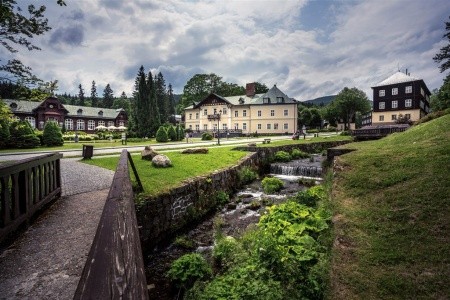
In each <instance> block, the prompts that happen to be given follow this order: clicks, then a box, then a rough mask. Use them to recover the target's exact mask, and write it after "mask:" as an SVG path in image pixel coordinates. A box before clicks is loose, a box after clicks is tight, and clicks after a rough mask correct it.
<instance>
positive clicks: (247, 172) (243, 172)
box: [238, 167, 258, 184]
mask: <svg viewBox="0 0 450 300" xmlns="http://www.w3.org/2000/svg"><path fill="white" fill-rule="evenodd" d="M238 176H239V182H240V184H247V183H250V182H252V181H253V180H255V179H256V178H258V174H256V172H255V171H253V170H252V168H250V167H243V168H242V169H240V170H239V172H238Z"/></svg>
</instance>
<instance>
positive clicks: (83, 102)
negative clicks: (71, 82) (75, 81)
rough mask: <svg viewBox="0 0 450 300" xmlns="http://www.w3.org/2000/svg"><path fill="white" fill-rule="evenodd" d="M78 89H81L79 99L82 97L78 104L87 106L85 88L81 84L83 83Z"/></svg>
mask: <svg viewBox="0 0 450 300" xmlns="http://www.w3.org/2000/svg"><path fill="white" fill-rule="evenodd" d="M78 89H79V91H78V99H80V101H79V102H78V105H80V106H85V101H84V100H85V99H84V90H83V87H82V86H81V83H80V85H79V86H78Z"/></svg>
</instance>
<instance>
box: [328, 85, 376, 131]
mask: <svg viewBox="0 0 450 300" xmlns="http://www.w3.org/2000/svg"><path fill="white" fill-rule="evenodd" d="M332 105H334V108H335V110H336V112H337V114H338V116H339V117H340V118H341V119H342V120H343V121H344V124H345V130H348V129H349V128H350V122H351V121H352V119H353V118H354V117H355V113H356V112H361V113H365V112H367V111H369V110H370V104H369V99H368V98H367V95H366V94H365V93H364V92H363V91H361V90H359V89H357V88H351V89H349V88H348V87H345V88H344V89H343V90H342V91H340V92H339V94H338V95H337V96H336V98H335V99H334V100H333V102H332Z"/></svg>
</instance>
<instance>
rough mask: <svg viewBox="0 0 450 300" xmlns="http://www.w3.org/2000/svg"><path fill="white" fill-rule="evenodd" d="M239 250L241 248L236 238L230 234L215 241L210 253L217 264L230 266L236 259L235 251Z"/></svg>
mask: <svg viewBox="0 0 450 300" xmlns="http://www.w3.org/2000/svg"><path fill="white" fill-rule="evenodd" d="M239 251H241V250H240V249H239V243H238V242H237V241H236V239H235V238H233V237H231V236H226V237H223V238H220V239H218V240H217V241H216V245H215V246H214V250H213V253H212V255H213V258H214V261H215V263H216V264H217V265H218V266H220V267H230V266H232V265H233V264H234V263H235V262H236V260H237V259H238V255H236V253H237V252H239Z"/></svg>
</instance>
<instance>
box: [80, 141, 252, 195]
mask: <svg viewBox="0 0 450 300" xmlns="http://www.w3.org/2000/svg"><path fill="white" fill-rule="evenodd" d="M232 148H233V147H232V146H230V147H223V148H210V149H209V153H208V154H181V151H177V152H167V153H164V154H165V155H167V156H168V157H169V158H170V160H171V161H172V164H173V167H171V168H165V169H162V168H155V167H153V166H152V165H151V162H150V161H146V160H142V159H141V156H140V154H133V155H132V158H133V162H134V163H135V166H136V169H137V172H138V174H139V177H140V179H141V181H142V185H143V187H144V193H145V194H146V195H157V194H159V193H162V192H165V191H168V190H170V189H171V188H173V187H176V186H179V185H180V184H181V182H182V181H183V180H186V179H188V178H191V177H194V176H199V175H206V174H209V173H211V172H213V171H214V170H218V169H222V168H225V167H228V166H232V165H234V164H236V163H237V162H238V161H239V159H240V158H242V157H244V156H245V155H247V154H248V153H247V152H243V151H232V150H231V149H232ZM118 161H119V157H107V158H97V159H93V160H87V161H84V162H85V163H88V164H92V165H97V166H100V167H103V168H107V169H110V170H115V169H116V167H117V163H118Z"/></svg>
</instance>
